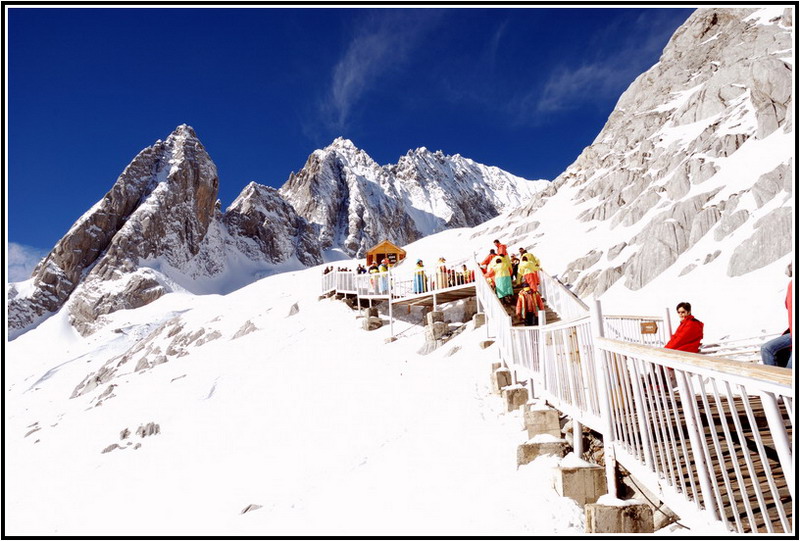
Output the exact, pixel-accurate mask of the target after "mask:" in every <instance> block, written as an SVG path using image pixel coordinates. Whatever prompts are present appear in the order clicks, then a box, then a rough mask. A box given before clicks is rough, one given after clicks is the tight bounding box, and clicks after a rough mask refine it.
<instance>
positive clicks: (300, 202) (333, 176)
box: [280, 138, 421, 257]
mask: <svg viewBox="0 0 800 541" xmlns="http://www.w3.org/2000/svg"><path fill="white" fill-rule="evenodd" d="M280 194H281V196H283V197H284V199H286V201H288V202H289V203H290V204H291V205H292V206H294V208H295V209H296V210H297V213H298V214H299V215H300V216H302V217H304V218H305V219H306V220H307V221H309V222H311V223H314V224H317V225H318V226H319V227H320V234H319V242H320V247H321V249H323V250H325V249H328V248H331V247H339V246H341V247H342V248H343V249H344V250H345V251H346V252H347V253H348V254H350V255H352V256H356V257H363V255H364V254H365V253H366V251H367V250H368V249H369V248H371V247H372V246H373V245H375V244H377V243H378V242H380V241H381V240H382V239H384V238H391V239H393V242H395V243H397V244H407V243H409V242H412V241H414V240H417V239H418V238H420V237H421V233H420V232H419V231H418V230H417V229H416V228H415V227H414V224H413V222H412V220H411V219H410V218H409V216H408V215H407V214H406V212H405V211H404V209H403V207H402V204H401V202H400V200H399V197H397V193H396V191H395V190H394V189H393V186H392V184H391V181H390V180H389V178H388V175H387V174H386V172H385V171H383V169H382V168H381V167H380V166H379V165H378V164H377V163H375V161H374V160H372V158H370V157H369V156H368V155H367V154H366V152H364V151H363V150H359V149H357V148H355V146H354V145H353V144H352V142H350V141H349V140H347V139H341V138H339V139H336V140H335V141H334V142H333V144H332V145H330V146H329V147H327V148H326V149H324V150H318V151H315V152H314V153H313V154H311V156H309V158H308V161H307V162H306V164H305V166H304V167H303V169H302V170H301V171H300V172H299V173H297V174H294V173H293V174H292V175H291V176H290V177H289V180H288V181H287V182H286V184H284V185H283V186H282V187H281V189H280Z"/></svg>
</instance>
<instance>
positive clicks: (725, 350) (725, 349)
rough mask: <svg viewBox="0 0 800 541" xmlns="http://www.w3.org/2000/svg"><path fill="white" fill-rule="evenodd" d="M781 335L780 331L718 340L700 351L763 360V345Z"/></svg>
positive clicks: (740, 359)
mask: <svg viewBox="0 0 800 541" xmlns="http://www.w3.org/2000/svg"><path fill="white" fill-rule="evenodd" d="M778 336H780V334H778V333H770V334H761V335H758V336H753V337H750V338H740V339H736V340H716V341H713V342H708V343H705V344H702V345H701V346H700V353H703V354H705V355H721V356H724V357H725V358H727V359H735V360H737V361H748V362H759V361H761V346H762V345H763V344H764V343H765V342H768V341H769V340H772V339H773V338H777V337H778Z"/></svg>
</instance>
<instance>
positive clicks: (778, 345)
mask: <svg viewBox="0 0 800 541" xmlns="http://www.w3.org/2000/svg"><path fill="white" fill-rule="evenodd" d="M787 353H788V354H789V355H790V357H789V361H790V362H791V353H792V335H791V334H789V332H788V331H787V332H786V333H784V334H782V335H780V336H778V337H777V338H773V339H772V340H770V341H768V342H764V344H763V345H762V346H761V362H763V363H764V364H768V365H771V366H786V367H787V368H791V367H792V365H791V364H787V365H784V363H785V362H786V354H787Z"/></svg>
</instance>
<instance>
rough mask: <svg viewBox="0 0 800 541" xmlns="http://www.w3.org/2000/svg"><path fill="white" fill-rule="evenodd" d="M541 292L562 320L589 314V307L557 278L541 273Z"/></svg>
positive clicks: (541, 271) (542, 271)
mask: <svg viewBox="0 0 800 541" xmlns="http://www.w3.org/2000/svg"><path fill="white" fill-rule="evenodd" d="M539 292H540V293H541V294H542V297H544V298H545V299H547V304H548V306H550V308H552V309H553V310H554V311H555V312H556V313H557V314H558V315H559V316H560V317H561V319H573V318H576V317H582V316H585V315H587V314H588V313H589V307H588V306H586V304H585V303H584V302H583V301H582V300H580V299H579V298H578V296H577V295H575V294H574V293H573V292H572V291H570V290H569V289H567V287H566V286H565V285H564V284H562V283H561V282H560V281H559V280H557V279H556V278H554V277H552V276H550V275H549V274H547V273H546V272H545V271H544V269H542V270H540V271H539Z"/></svg>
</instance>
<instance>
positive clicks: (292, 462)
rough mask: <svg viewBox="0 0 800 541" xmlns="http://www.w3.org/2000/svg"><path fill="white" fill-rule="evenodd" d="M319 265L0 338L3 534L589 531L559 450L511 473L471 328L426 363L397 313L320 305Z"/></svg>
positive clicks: (510, 444)
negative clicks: (373, 315) (365, 326)
mask: <svg viewBox="0 0 800 541" xmlns="http://www.w3.org/2000/svg"><path fill="white" fill-rule="evenodd" d="M445 234H447V233H445ZM463 234H464V233H463V231H461V232H457V233H456V235H457V236H455V237H453V238H458V236H460V235H463ZM422 242H423V241H420V243H422ZM417 253H419V254H420V255H423V256H426V255H431V257H432V254H433V253H438V250H437V247H436V245H435V244H434V245H433V248H432V249H430V250H426V251H423V250H421V249H417ZM320 272H321V268H319V267H317V268H312V269H309V270H304V271H298V272H291V273H283V274H280V275H275V276H271V277H267V278H264V279H262V280H259V281H258V282H255V283H253V284H251V285H249V286H247V287H245V288H243V289H241V290H239V291H236V292H233V293H230V294H228V295H225V296H217V295H211V296H197V295H191V294H187V293H181V292H175V293H169V294H167V295H164V296H162V297H161V298H159V299H158V300H156V301H155V302H153V303H151V304H149V305H147V306H145V307H141V308H138V309H135V310H121V311H118V312H115V313H113V314H110V315H109V316H108V325H107V326H105V327H104V328H102V329H100V330H98V331H97V332H96V333H94V334H93V335H91V336H89V337H82V336H80V335H79V334H77V333H76V332H75V331H74V330H73V329H72V328H71V326H70V325H69V322H68V320H67V318H66V317H65V316H66V313H65V312H64V311H62V312H61V313H59V314H57V315H56V316H54V317H52V318H50V319H49V320H47V321H46V322H44V323H43V324H42V325H41V326H39V327H38V328H36V329H34V330H32V331H30V332H29V333H26V334H25V335H23V336H21V337H20V338H18V339H17V340H15V341H13V342H12V343H10V344H9V351H8V353H9V355H8V359H9V362H8V363H7V365H6V378H5V383H4V385H5V389H4V391H5V393H6V395H5V396H6V404H8V405H9V406H10V407H9V408H8V409H7V410H6V413H5V415H6V416H5V421H6V422H5V424H4V430H5V436H6V451H7V454H6V460H7V461H8V462H7V465H12V464H13V467H9V468H7V470H6V471H7V477H6V486H5V488H6V499H5V502H4V505H5V516H6V524H5V532H6V533H7V534H9V535H33V536H42V535H80V536H84V535H103V536H107V535H133V536H141V535H192V536H194V535H278V536H286V535H344V536H353V535H367V536H374V535H402V536H408V535H448V534H450V535H459V536H461V535H501V534H506V535H534V534H537V533H548V534H558V533H562V534H579V533H580V532H582V531H583V514H582V512H581V510H580V509H579V508H578V507H577V505H576V504H574V503H573V502H571V501H570V500H567V499H563V498H560V497H559V496H557V494H556V493H555V491H554V490H553V489H552V488H550V487H551V485H552V475H553V473H552V470H551V468H552V467H553V466H554V460H555V459H542V460H539V461H537V462H535V463H533V464H530V465H527V466H523V467H522V468H520V469H519V470H517V468H516V459H515V453H516V446H517V445H518V444H519V443H521V442H523V441H525V440H526V439H527V437H526V433H525V432H524V431H523V430H521V428H522V420H521V416H520V413H519V412H514V413H510V414H506V413H503V412H502V402H501V400H500V399H499V398H498V397H494V396H492V395H490V394H489V390H488V381H489V378H488V375H489V363H490V361H491V360H493V359H494V358H495V357H496V353H495V352H494V351H493V350H491V349H490V350H488V351H486V350H481V349H480V348H479V347H478V342H479V340H480V339H482V336H483V329H480V330H477V331H472V330H470V329H471V324H469V325H468V330H466V331H465V332H463V333H462V334H461V335H459V336H458V337H457V338H456V339H454V340H453V341H451V342H450V343H448V344H447V345H446V346H445V347H442V348H440V349H439V350H436V351H435V352H433V353H431V354H429V355H427V356H421V355H419V354H417V351H418V350H419V349H420V348H421V346H422V344H423V343H424V335H423V333H422V331H421V328H419V327H417V326H416V325H415V324H414V323H415V320H413V319H409V320H408V321H406V322H398V323H396V324H395V332H396V333H397V334H398V335H400V339H399V340H398V341H397V342H394V343H392V344H385V343H384V340H385V338H386V337H387V336H388V326H386V327H384V328H383V329H380V330H378V331H373V332H366V331H363V330H362V329H361V325H360V321H359V320H357V319H356V312H352V311H351V310H350V309H349V308H347V307H346V305H345V304H344V303H341V302H339V301H336V300H332V299H326V300H322V301H320V300H318V298H317V295H318V292H317V284H318V280H319V276H320ZM407 316H408V317H409V318H416V319H419V317H420V314H419V313H418V312H416V311H414V312H412V314H410V315H407ZM454 317H456V318H457V317H458V314H457V313H456V314H455V315H454ZM71 397H72V398H71ZM140 427H141V430H139V429H140ZM476 464H477V465H479V467H476ZM250 506H252V507H251V509H252V510H251V511H249V512H247V513H245V514H242V511H243V510H245V509H246V508H248V507H250ZM43 510H46V512H44V511H43Z"/></svg>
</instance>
